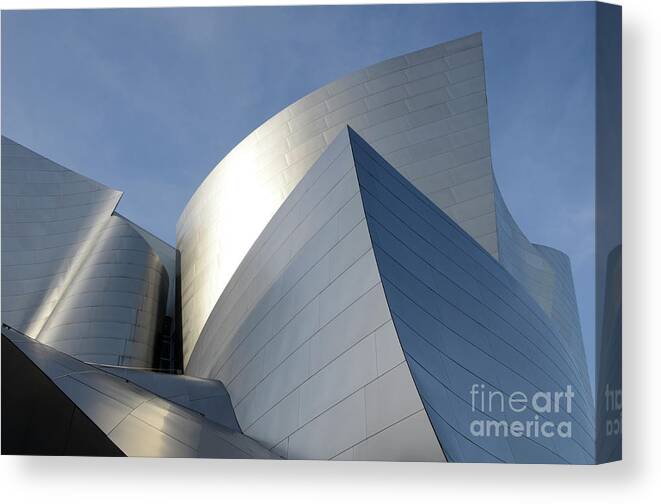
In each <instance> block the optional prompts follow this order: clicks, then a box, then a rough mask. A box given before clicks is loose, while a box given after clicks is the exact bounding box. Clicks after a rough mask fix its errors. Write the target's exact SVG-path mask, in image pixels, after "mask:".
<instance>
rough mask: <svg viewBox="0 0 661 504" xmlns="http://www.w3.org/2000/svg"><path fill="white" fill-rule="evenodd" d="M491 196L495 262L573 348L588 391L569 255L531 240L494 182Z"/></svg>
mask: <svg viewBox="0 0 661 504" xmlns="http://www.w3.org/2000/svg"><path fill="white" fill-rule="evenodd" d="M494 195H495V201H496V222H497V230H498V261H499V262H500V264H501V265H502V266H503V267H504V268H505V269H506V270H507V271H508V272H509V273H510V274H511V275H512V276H513V277H514V278H516V279H517V280H518V281H519V282H520V283H521V284H522V285H523V286H524V287H525V289H526V291H527V292H528V294H529V295H531V296H532V297H533V299H535V301H536V302H537V304H538V305H539V306H540V308H542V310H544V312H545V313H546V315H547V316H548V317H550V319H551V320H552V322H553V323H554V324H555V326H556V328H557V330H558V333H559V334H560V336H561V337H562V338H563V339H564V340H565V341H566V342H567V344H568V345H569V346H570V348H571V349H572V351H571V353H570V358H571V359H572V360H573V362H574V365H575V367H576V369H578V370H579V374H580V379H581V381H582V382H583V383H584V384H585V385H586V386H587V387H588V389H589V390H591V386H590V378H589V375H588V369H587V360H586V357H585V347H584V345H583V337H582V332H581V324H580V320H579V317H578V306H577V304H576V295H575V291H574V281H573V275H572V272H571V264H570V261H569V257H567V255H566V254H564V253H562V252H560V251H559V250H556V249H553V248H551V247H546V246H544V245H538V244H533V243H530V241H529V240H528V238H527V237H526V236H525V235H524V234H523V232H522V231H521V229H520V228H519V226H518V225H517V223H516V221H515V220H514V218H513V217H512V215H511V214H510V212H509V209H508V208H507V205H506V204H505V202H504V200H503V197H502V195H501V193H500V190H499V189H498V185H497V184H496V185H495V191H494ZM590 395H591V394H590Z"/></svg>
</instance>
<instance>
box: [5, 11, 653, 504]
mask: <svg viewBox="0 0 661 504" xmlns="http://www.w3.org/2000/svg"><path fill="white" fill-rule="evenodd" d="M240 3H241V2H238V1H235V2H218V1H215V2H208V1H203V0H198V1H196V2H194V3H193V4H192V5H197V6H202V5H238V4H240ZM278 3H282V2H275V1H264V0H262V1H258V2H255V4H260V5H266V4H270V5H277V4H278ZM286 3H287V4H290V5H293V4H303V3H310V2H299V1H287V2H286ZM323 3H354V2H332V1H327V2H323ZM360 3H386V2H370V1H363V2H360ZM387 3H391V2H387ZM418 3H420V2H418ZM614 3H620V4H622V5H623V7H624V10H623V15H624V30H623V43H624V69H623V74H624V170H623V171H624V182H623V185H624V218H623V222H624V269H625V273H624V296H625V300H624V306H625V308H624V312H625V315H624V331H623V336H624V456H625V461H623V462H620V463H616V464H609V465H606V466H599V467H589V466H500V465H460V464H418V463H393V462H384V463H365V462H349V463H329V462H300V461H283V462H265V461H226V460H172V459H158V460H157V459H121V460H113V459H94V458H70V457H65V458H48V457H2V458H0V498H2V499H3V500H4V502H12V503H13V502H19V503H22V502H41V503H44V502H47V503H49V504H51V503H59V502H66V503H74V502H89V503H90V504H92V503H94V504H97V503H98V504H102V503H106V502H112V503H115V504H116V503H117V502H121V501H128V502H133V501H142V502H150V501H154V500H156V499H158V500H159V501H161V502H167V503H177V504H192V503H193V502H195V503H197V502H199V501H204V502H214V501H223V502H239V503H243V502H245V501H246V500H247V501H248V502H252V501H253V500H256V499H259V500H260V501H263V502H264V503H268V504H270V503H275V502H280V501H286V502H296V501H299V500H304V501H305V502H315V503H316V502H333V503H340V502H345V501H347V500H349V501H354V500H362V501H364V502H366V503H367V502H370V503H371V502H406V503H412V502H416V500H417V499H426V501H427V502H430V503H431V502H452V501H453V500H456V501H459V502H462V503H463V502H474V501H475V502H482V503H484V502H488V503H498V502H506V503H510V502H523V501H526V502H534V503H535V504H537V503H543V502H552V503H554V504H558V503H560V502H562V501H564V500H565V499H566V500H567V502H580V501H582V500H587V499H595V498H597V499H600V501H601V502H619V501H624V502H639V501H640V502H650V501H655V502H660V500H659V497H661V484H660V483H659V478H660V477H661V470H660V468H659V462H658V461H659V458H660V454H659V453H658V448H659V447H660V443H659V431H660V430H661V429H660V428H659V427H658V424H659V421H660V420H661V414H660V408H659V404H660V403H661V394H659V391H658V388H659V386H661V377H660V376H659V369H660V368H661V363H660V362H659V361H660V360H661V345H660V343H659V342H660V341H661V334H660V333H659V331H658V318H659V312H660V311H661V295H660V294H659V292H660V291H661V276H660V275H659V269H660V268H661V258H660V256H661V243H660V240H659V236H658V232H659V227H660V226H659V222H658V221H659V218H660V217H661V204H660V202H661V196H659V187H660V186H661V177H660V175H659V173H661V162H660V160H659V155H658V152H659V143H660V142H661V133H660V131H661V128H660V126H659V122H660V121H659V119H660V116H659V113H660V112H661V106H660V104H659V101H660V100H659V96H660V93H659V89H661V79H660V74H661V71H660V70H659V65H658V59H659V54H661V44H660V43H659V42H660V38H661V29H660V28H659V24H658V20H659V19H661V8H660V7H659V6H660V5H661V2H657V1H654V0H623V1H621V2H614ZM182 5H184V3H182V2H181V1H169V0H158V1H141V2H128V1H120V0H113V1H98V0H96V1H94V2H89V1H84V0H78V1H72V0H68V1H67V0H63V1H59V2H57V1H44V0H42V1H6V0H0V8H2V9H25V8H63V7H64V8H80V7H84V8H89V7H121V6H130V7H137V6H140V7H166V6H182Z"/></svg>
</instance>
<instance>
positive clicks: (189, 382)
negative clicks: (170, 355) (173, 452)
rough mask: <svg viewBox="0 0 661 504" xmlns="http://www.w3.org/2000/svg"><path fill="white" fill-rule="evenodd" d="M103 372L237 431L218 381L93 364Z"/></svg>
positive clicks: (230, 406)
mask: <svg viewBox="0 0 661 504" xmlns="http://www.w3.org/2000/svg"><path fill="white" fill-rule="evenodd" d="M96 367H100V368H101V369H102V370H103V371H105V372H106V373H110V374H112V375H115V376H118V377H120V378H123V379H124V380H127V381H130V382H131V383H134V384H136V385H138V386H140V387H142V388H143V389H145V390H148V391H150V392H153V393H154V394H156V395H158V396H160V397H162V398H163V399H167V400H168V401H171V402H173V403H176V404H178V405H180V406H183V407H184V408H188V409H189V410H193V411H197V412H198V413H201V414H202V415H204V417H205V418H207V419H208V420H211V421H212V422H215V423H217V424H220V425H223V426H225V427H227V428H229V429H232V430H236V431H240V430H241V429H240V428H239V424H238V422H237V421H236V416H235V415H234V408H233V407H232V401H231V399H230V396H229V393H228V392H227V389H226V388H225V386H224V385H223V384H222V383H221V382H219V381H217V380H205V379H202V378H196V377H194V376H185V375H174V374H167V373H154V372H151V371H144V370H139V369H130V368H126V367H118V366H96Z"/></svg>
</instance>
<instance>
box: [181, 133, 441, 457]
mask: <svg viewBox="0 0 661 504" xmlns="http://www.w3.org/2000/svg"><path fill="white" fill-rule="evenodd" d="M187 373H190V374H193V375H197V376H205V377H209V378H214V379H217V380H220V381H222V382H223V383H225V385H226V386H227V389H228V391H229V393H230V395H231V397H232V401H233V404H234V407H235V411H236V415H237V419H238V421H239V425H240V426H241V428H242V429H243V431H244V432H245V433H246V434H248V435H249V436H251V437H253V438H254V439H256V440H258V441H259V442H260V443H262V444H263V445H264V446H266V447H267V448H269V449H273V450H274V451H275V452H276V453H278V454H280V455H282V456H284V457H286V458H302V459H346V460H350V459H353V460H400V461H406V460H409V461H443V460H445V459H444V456H443V452H442V450H441V448H440V446H439V444H438V440H437V439H436V436H435V435H434V431H433V429H432V426H431V424H430V422H429V419H428V417H427V414H426V413H425V410H424V408H423V405H422V402H421V400H420V397H419V395H418V393H417V392H416V390H415V385H414V383H413V380H412V378H411V373H410V371H409V369H408V366H407V364H406V362H405V359H404V354H403V353H402V350H401V346H400V343H399V341H398V338H397V334H396V332H395V329H394V327H393V322H392V319H391V316H390V312H389V310H388V304H387V302H386V299H385V297H384V292H383V287H382V285H381V282H380V278H379V273H378V271H377V267H376V261H375V259H374V254H373V251H372V247H371V242H370V234H369V230H368V227H367V224H366V221H365V214H364V212H363V209H362V205H361V195H360V194H359V187H358V180H357V178H356V168H355V166H354V161H353V156H352V151H351V146H350V143H349V136H348V132H347V129H346V128H345V129H344V131H342V132H340V133H339V134H338V137H337V139H336V140H335V141H334V142H333V143H331V145H330V146H329V147H328V149H327V150H326V151H325V152H324V153H323V154H322V156H321V157H320V159H319V160H318V161H317V162H316V163H315V164H314V165H313V166H312V168H310V170H309V171H308V172H307V174H306V175H305V176H304V177H303V179H302V180H301V182H300V183H299V184H298V185H297V186H296V188H295V189H294V190H293V191H292V192H291V194H290V195H289V197H288V198H287V199H286V200H285V202H284V203H283V204H282V206H281V207H280V208H279V209H278V211H277V212H276V214H275V216H274V217H273V219H272V220H271V221H270V222H269V224H268V225H267V227H266V229H265V230H264V232H263V233H262V234H261V235H260V237H259V238H258V239H257V241H256V242H255V244H254V245H253V247H252V248H251V249H250V251H249V252H248V254H247V255H246V257H245V259H244V261H243V262H242V263H241V265H240V266H239V268H238V269H237V272H236V274H235V275H234V276H233V277H232V280H231V282H230V283H229V285H228V287H227V289H225V291H224V292H223V294H222V296H221V298H220V300H219V301H218V303H217V305H216V307H215V308H214V310H213V311H212V314H211V316H210V318H209V321H208V322H207V324H206V326H205V328H204V331H203V332H202V335H201V336H200V338H199V340H198V343H197V345H196V347H195V349H194V351H193V354H192V355H191V358H190V361H189V365H188V368H187Z"/></svg>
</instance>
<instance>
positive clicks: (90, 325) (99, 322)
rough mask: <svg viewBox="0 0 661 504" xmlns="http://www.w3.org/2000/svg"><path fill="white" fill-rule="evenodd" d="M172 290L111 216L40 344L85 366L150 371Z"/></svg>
mask: <svg viewBox="0 0 661 504" xmlns="http://www.w3.org/2000/svg"><path fill="white" fill-rule="evenodd" d="M168 286H169V280H168V274H167V271H166V270H165V268H164V267H163V265H162V264H161V261H160V259H159V258H158V256H157V255H156V254H155V253H154V251H153V250H152V248H151V247H150V246H149V245H148V244H147V242H146V241H145V239H144V238H143V237H142V236H141V235H140V234H139V233H138V232H137V231H136V230H135V229H134V228H133V226H132V225H131V224H130V223H129V222H128V221H127V220H126V219H124V218H123V217H120V216H118V215H113V216H111V217H110V220H109V221H108V223H107V224H106V226H105V228H104V229H103V231H102V232H101V233H100V234H99V236H98V237H97V238H96V240H95V244H94V247H93V248H92V250H91V251H90V252H89V254H88V255H87V257H86V258H85V260H84V262H83V264H82V266H81V267H80V269H79V270H78V272H77V274H76V276H75V278H74V279H73V280H72V282H71V283H70V284H69V286H68V287H67V289H66V291H65V292H64V293H63V295H62V297H61V298H60V301H59V302H58V304H57V306H56V307H55V309H54V310H53V313H52V315H51V316H50V318H49V319H48V322H46V324H45V326H44V328H43V329H42V330H41V332H40V333H39V336H38V337H37V339H38V340H39V341H41V342H42V343H46V344H47V345H49V346H51V347H53V348H55V349H57V350H60V351H62V352H65V353H67V354H69V355H71V356H73V357H76V358H77V359H80V360H83V361H87V362H93V363H99V364H113V365H121V366H137V367H152V366H153V362H154V342H155V341H154V340H155V336H156V335H157V334H159V333H160V325H161V324H162V321H163V314H164V309H165V304H166V298H167V292H168Z"/></svg>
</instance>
